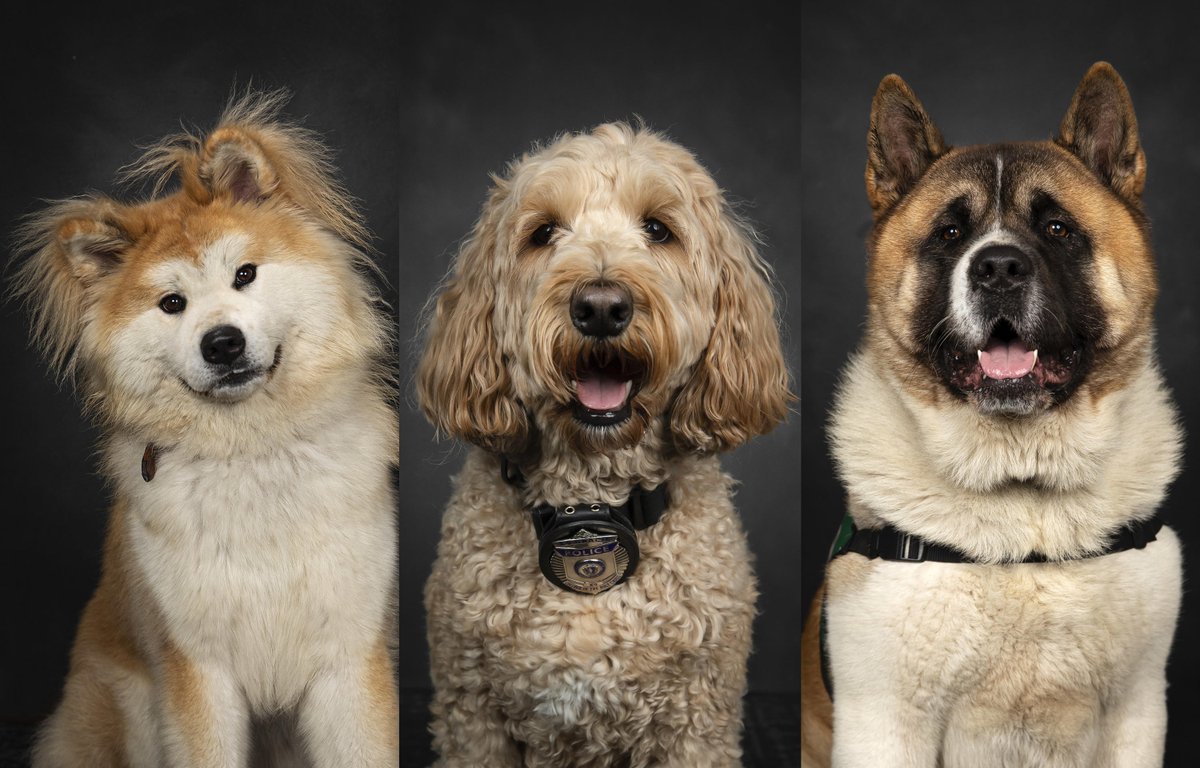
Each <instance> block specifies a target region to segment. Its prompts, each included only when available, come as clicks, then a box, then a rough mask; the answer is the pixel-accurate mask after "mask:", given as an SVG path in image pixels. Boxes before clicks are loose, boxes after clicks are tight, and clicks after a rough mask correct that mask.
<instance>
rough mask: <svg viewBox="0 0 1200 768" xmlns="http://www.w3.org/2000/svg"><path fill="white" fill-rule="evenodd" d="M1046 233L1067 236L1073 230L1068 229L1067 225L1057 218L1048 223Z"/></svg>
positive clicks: (1052, 235) (1054, 235) (1053, 235)
mask: <svg viewBox="0 0 1200 768" xmlns="http://www.w3.org/2000/svg"><path fill="white" fill-rule="evenodd" d="M1046 234H1047V235H1050V236H1051V237H1066V236H1067V235H1069V234H1071V230H1069V229H1067V225H1066V224H1063V223H1062V222H1061V221H1058V220H1057V219H1055V220H1054V221H1051V222H1049V223H1047V224H1046Z"/></svg>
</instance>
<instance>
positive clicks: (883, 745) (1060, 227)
mask: <svg viewBox="0 0 1200 768" xmlns="http://www.w3.org/2000/svg"><path fill="white" fill-rule="evenodd" d="M1145 173H1146V162H1145V155H1144V154H1143V152H1142V149H1141V146H1140V144H1139V141H1138V130H1137V122H1136V119H1135V118H1134V114H1133V107H1132V104H1131V102H1130V98H1129V94H1128V92H1127V91H1126V89H1125V85H1124V83H1123V82H1122V81H1121V79H1120V77H1119V76H1118V75H1117V73H1116V72H1115V71H1114V70H1113V69H1112V67H1110V66H1109V65H1107V64H1104V63H1100V64H1096V65H1095V66H1093V67H1092V68H1091V69H1090V70H1089V71H1088V73H1087V75H1086V76H1085V77H1084V79H1083V81H1082V83H1081V84H1080V85H1079V88H1078V90H1077V91H1076V93H1075V97H1074V99H1073V100H1072V101H1071V105H1070V107H1069V109H1068V110H1067V114H1066V117H1065V118H1064V119H1063V121H1062V125H1061V126H1060V128H1059V133H1058V135H1057V137H1056V138H1055V139H1054V140H1052V141H1043V142H1028V143H1012V144H995V145H989V146H969V147H962V148H951V147H949V146H948V145H947V144H946V143H945V142H944V141H943V139H942V136H941V134H940V133H939V132H938V130H937V128H936V127H935V126H934V124H933V123H932V122H931V121H930V119H929V117H928V116H927V115H926V114H925V110H924V109H923V108H922V106H921V104H920V102H919V101H917V98H916V97H915V96H914V95H913V92H912V91H911V90H910V89H909V88H908V86H907V85H906V84H905V83H904V81H903V80H901V79H900V78H899V77H896V76H894V75H893V76H889V77H887V78H885V79H884V80H883V82H882V83H881V84H880V86H879V90H878V92H877V93H876V95H875V101H874V104H873V106H872V110H871V125H870V131H869V134H868V162H867V173H866V182H867V195H868V197H869V198H870V201H871V206H872V208H873V209H874V213H875V225H874V229H873V231H872V233H871V236H870V243H869V249H870V263H869V266H868V278H867V282H868V294H869V298H870V301H869V306H868V323H867V330H866V335H865V338H864V340H863V342H862V346H861V348H860V350H859V351H858V353H857V354H856V355H855V356H854V357H853V359H852V360H851V361H850V363H849V365H848V366H847V369H846V371H845V376H844V379H843V381H842V383H841V387H840V390H839V393H838V397H837V402H836V405H835V407H834V412H833V418H832V422H831V428H830V433H831V438H832V446H833V453H834V457H835V459H836V463H837V467H838V471H839V474H840V477H841V479H842V481H843V482H844V484H845V486H846V490H847V498H848V504H849V510H848V515H847V519H846V520H845V521H844V522H843V525H842V529H841V531H840V532H839V535H838V538H837V541H836V542H835V543H834V547H833V550H832V553H831V560H830V563H829V566H828V568H827V571H826V583H825V586H824V588H823V593H824V595H823V599H820V598H819V599H818V600H817V603H816V605H815V606H814V610H813V612H812V613H811V614H810V619H809V622H808V626H807V627H806V630H805V647H804V667H803V671H804V679H803V687H804V694H803V721H804V730H803V746H804V752H803V754H804V759H803V763H804V765H805V766H824V765H829V764H830V763H831V762H832V764H833V765H836V766H839V768H867V767H869V768H884V767H886V766H927V767H928V768H934V766H944V767H945V768H955V767H960V768H987V767H988V766H1079V767H1080V768H1082V767H1084V766H1087V767H1088V768H1103V767H1109V768H1131V767H1133V766H1158V765H1161V764H1162V754H1163V742H1164V736H1165V732H1166V723H1167V712H1166V687H1167V683H1166V676H1165V667H1166V662H1167V653H1168V650H1169V647H1170V644H1171V637H1172V634H1173V631H1174V627H1175V620H1176V614H1177V613H1178V609H1179V595H1180V574H1181V570H1180V550H1179V542H1178V539H1177V538H1176V536H1175V534H1174V533H1173V532H1172V531H1171V530H1170V528H1166V527H1163V526H1162V522H1161V520H1160V519H1159V518H1158V516H1157V512H1156V510H1157V508H1158V506H1159V504H1160V502H1161V501H1162V499H1163V496H1164V494H1165V492H1166V488H1167V485H1168V484H1169V483H1170V482H1171V480H1172V479H1173V478H1174V477H1175V474H1176V472H1177V471H1178V467H1179V460H1180V451H1181V430H1180V427H1179V425H1178V423H1177V421H1176V415H1175V409H1174V407H1173V406H1172V403H1171V399H1170V395H1169V394H1168V392H1167V390H1166V389H1165V387H1164V385H1163V380H1162V376H1161V375H1160V373H1159V368H1158V364H1157V361H1156V359H1155V351H1154V327H1153V322H1152V309H1153V306H1154V299H1155V294H1156V292H1157V284H1156V278H1155V269H1154V258H1153V254H1152V252H1151V247H1150V233H1149V225H1148V222H1147V220H1146V217H1145V215H1144V214H1143V211H1142V205H1141V193H1142V187H1143V183H1144V181H1145ZM822 605H823V608H824V610H823V612H822V610H821V608H822ZM822 613H823V615H822ZM822 649H823V654H822ZM830 695H831V696H832V699H831V698H830Z"/></svg>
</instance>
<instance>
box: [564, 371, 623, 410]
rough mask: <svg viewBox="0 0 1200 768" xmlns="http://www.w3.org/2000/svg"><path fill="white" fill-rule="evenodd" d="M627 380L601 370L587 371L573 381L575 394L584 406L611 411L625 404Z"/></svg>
mask: <svg viewBox="0 0 1200 768" xmlns="http://www.w3.org/2000/svg"><path fill="white" fill-rule="evenodd" d="M627 394H629V380H628V379H618V378H614V377H612V376H609V375H607V374H605V373H604V372H603V371H589V372H588V373H586V374H584V375H583V376H582V377H580V378H579V379H578V380H577V381H576V382H575V396H576V397H578V398H579V402H580V403H582V404H583V407H584V408H589V409H591V410H593V411H613V410H616V409H617V408H620V407H621V406H622V405H624V404H625V396H626V395H627Z"/></svg>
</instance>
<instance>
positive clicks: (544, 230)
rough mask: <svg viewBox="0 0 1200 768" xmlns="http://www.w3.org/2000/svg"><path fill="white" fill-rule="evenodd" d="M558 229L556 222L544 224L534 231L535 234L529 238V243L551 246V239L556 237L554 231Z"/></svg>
mask: <svg viewBox="0 0 1200 768" xmlns="http://www.w3.org/2000/svg"><path fill="white" fill-rule="evenodd" d="M555 229H557V227H556V226H555V224H554V222H550V223H548V224H543V225H542V226H540V227H538V228H537V229H535V230H533V234H532V235H530V236H529V242H531V243H533V244H534V245H537V246H543V245H550V238H551V237H554V230H555Z"/></svg>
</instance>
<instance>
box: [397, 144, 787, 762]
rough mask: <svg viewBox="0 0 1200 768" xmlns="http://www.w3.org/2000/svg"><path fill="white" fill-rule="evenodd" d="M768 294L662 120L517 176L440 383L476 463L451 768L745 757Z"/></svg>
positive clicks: (447, 638)
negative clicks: (729, 452) (734, 472)
mask: <svg viewBox="0 0 1200 768" xmlns="http://www.w3.org/2000/svg"><path fill="white" fill-rule="evenodd" d="M768 277H769V271H768V268H767V267H766V265H765V264H764V263H763V261H762V260H761V259H760V258H759V256H758V254H757V253H756V250H755V246H754V239H753V237H752V235H751V234H750V232H749V230H748V229H747V228H746V227H745V226H744V225H743V224H742V223H741V222H739V220H738V219H737V218H736V217H735V216H734V215H733V213H732V212H731V210H730V207H729V205H728V204H727V202H726V200H725V198H724V197H723V195H722V193H721V190H720V189H719V188H718V187H717V185H716V183H715V182H714V181H713V179H712V178H711V177H710V176H709V174H708V173H707V172H706V171H705V170H704V168H703V167H701V166H700V164H699V163H698V162H697V161H696V159H695V158H694V157H693V156H692V155H691V154H690V153H689V152H688V151H687V150H685V149H683V148H682V147H680V146H678V145H677V144H674V143H672V142H670V141H668V140H667V139H665V138H663V137H662V136H661V135H659V134H656V133H654V132H652V131H649V130H646V129H644V128H634V127H630V126H628V125H625V124H609V125H602V126H600V127H598V128H596V129H595V130H594V131H592V132H590V133H586V134H578V135H569V136H566V137H563V138H560V139H559V140H557V141H555V142H554V143H552V144H551V145H549V146H547V147H545V148H543V149H540V150H539V151H535V152H534V153H532V154H530V155H526V156H524V157H522V158H520V159H519V160H517V161H515V162H514V163H513V164H512V165H511V166H510V168H509V171H508V173H507V174H506V176H505V177H504V178H502V179H501V178H497V179H496V180H495V186H494V188H493V189H492V191H491V194H490V196H489V198H488V200H487V202H486V204H485V205H484V208H483V213H482V215H481V216H480V218H479V221H478V223H477V224H476V226H475V229H474V232H473V233H472V234H471V236H470V237H469V238H468V239H467V241H466V242H465V244H464V245H463V247H462V249H461V252H460V253H459V254H458V257H457V259H456V261H455V264H454V268H453V271H452V274H451V275H450V277H449V279H448V282H447V284H446V285H445V286H444V288H443V290H442V291H441V293H440V295H439V296H438V298H437V303H436V308H435V309H434V311H433V316H432V318H431V327H430V332H429V339H428V346H427V348H426V351H425V355H424V358H423V360H422V362H421V365H420V370H419V374H418V379H419V381H418V388H419V395H420V400H421V405H422V407H423V408H424V410H425V413H426V415H427V416H428V417H429V418H430V420H431V421H432V422H433V423H434V424H435V425H436V426H437V427H438V428H439V430H440V431H442V432H443V433H447V434H450V435H453V436H456V437H458V438H460V439H463V440H466V441H468V442H470V443H473V444H474V445H475V446H476V447H475V448H474V449H472V451H471V452H470V454H469V456H468V458H467V461H466V466H465V467H464V468H463V470H462V472H461V473H460V474H459V475H458V476H457V478H456V481H455V489H454V496H453V498H452V499H451V501H450V504H449V506H448V507H447V509H446V513H445V518H444V522H443V526H442V541H441V544H440V546H439V548H438V559H437V562H436V564H435V566H434V570H433V574H432V576H431V577H430V579H429V582H428V585H427V588H426V608H427V610H428V622H429V642H430V649H431V657H432V659H431V661H432V674H433V681H434V685H435V688H436V693H435V698H434V703H433V715H434V722H433V732H434V746H435V748H436V749H437V750H438V752H439V753H440V754H441V760H440V762H439V763H438V764H439V765H441V766H462V767H463V768H466V767H468V766H469V767H471V768H477V767H478V766H488V767H489V768H504V766H520V765H527V766H533V765H536V766H571V767H572V768H585V767H587V766H611V765H628V766H631V768H636V767H637V766H649V765H655V766H679V767H680V768H684V767H686V768H702V767H703V766H736V765H739V764H740V755H741V752H740V748H739V735H740V732H741V697H742V694H743V691H744V688H745V674H746V657H747V654H748V653H749V650H750V626H751V620H752V618H753V615H754V600H755V596H756V589H755V581H754V575H753V573H752V570H751V565H750V555H749V552H748V550H747V545H746V540H745V537H744V534H743V533H742V530H741V525H740V524H739V522H738V518H737V516H736V514H735V512H734V509H733V505H732V504H731V502H730V488H731V486H732V480H731V479H730V478H729V477H728V476H727V475H725V474H723V473H722V472H721V469H720V467H719V465H718V462H717V459H716V457H715V455H714V454H716V453H718V452H719V451H722V450H726V449H729V448H733V447H734V446H737V445H740V444H741V443H743V442H744V441H746V440H748V439H749V438H751V437H753V436H755V435H758V434H762V433H764V432H767V431H768V430H770V429H771V428H773V427H774V426H775V425H776V424H777V423H778V422H780V421H781V420H782V419H783V418H784V416H785V415H786V412H787V403H788V400H789V398H790V394H789V392H788V374H787V371H786V367H785V365H784V361H783V357H782V354H781V350H780V344H779V334H778V328H777V324H776V323H777V321H776V313H775V303H774V299H773V297H772V293H771V290H770V287H769V281H768Z"/></svg>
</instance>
